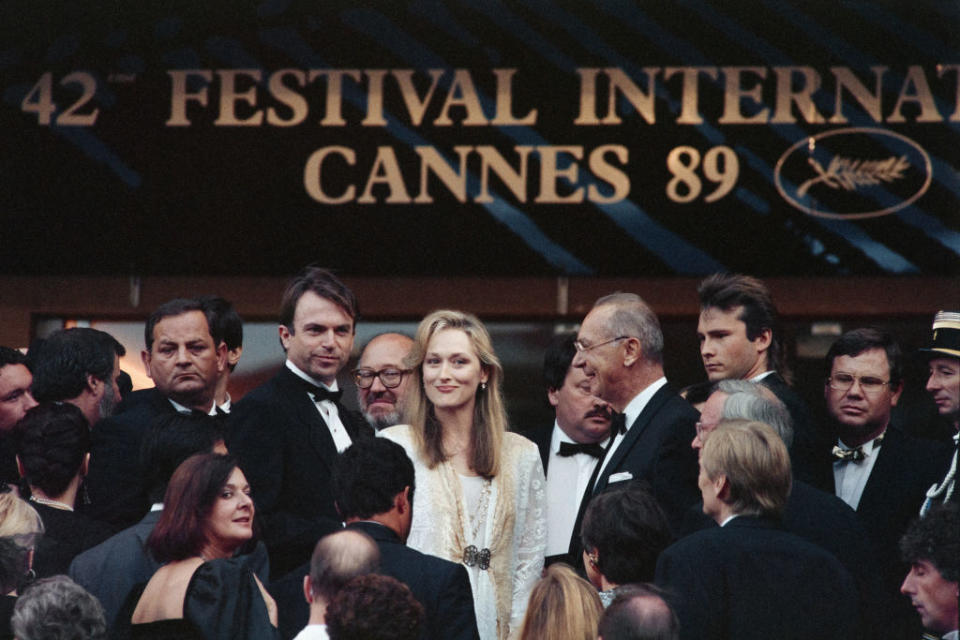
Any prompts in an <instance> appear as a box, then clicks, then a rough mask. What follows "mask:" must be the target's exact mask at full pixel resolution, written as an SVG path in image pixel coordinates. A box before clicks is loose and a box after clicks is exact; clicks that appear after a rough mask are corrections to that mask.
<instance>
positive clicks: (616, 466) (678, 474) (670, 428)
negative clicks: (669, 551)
mask: <svg viewBox="0 0 960 640" xmlns="http://www.w3.org/2000/svg"><path fill="white" fill-rule="evenodd" d="M699 416H700V414H699V413H697V411H696V409H694V408H693V407H691V406H690V405H689V404H688V403H687V401H686V400H684V399H683V398H681V397H680V396H678V395H677V394H676V393H675V392H674V391H673V389H671V388H670V386H669V385H664V386H663V387H661V388H660V389H658V390H657V392H656V393H655V394H653V397H652V398H650V401H649V402H648V403H647V405H646V406H645V407H644V408H643V411H641V412H640V415H639V416H637V419H636V420H634V422H633V424H632V425H631V426H630V428H629V429H627V433H626V435H625V436H624V437H623V441H622V442H621V443H620V446H619V447H617V450H616V451H614V452H613V455H612V457H611V458H610V461H609V462H608V463H607V465H606V466H605V467H604V469H603V471H602V472H600V467H601V466H602V465H603V460H601V461H600V462H598V463H597V467H596V469H595V470H594V476H593V478H591V481H590V484H589V485H588V486H587V490H586V492H585V494H584V496H583V498H582V499H581V502H580V511H579V513H578V515H577V521H576V524H575V525H574V527H573V538H572V539H571V541H570V556H571V557H572V558H577V559H579V558H580V556H581V551H582V548H581V543H580V526H581V524H582V523H583V515H584V513H585V512H586V507H587V503H588V502H589V501H590V498H591V497H592V496H593V495H595V494H597V493H599V492H601V491H603V490H604V489H606V488H607V487H608V486H609V485H610V477H611V476H613V475H616V474H618V473H623V472H629V473H630V474H632V476H633V477H632V478H631V480H633V481H639V480H643V481H646V482H647V483H648V484H649V485H650V486H651V487H652V489H653V493H654V495H655V496H656V498H657V501H658V502H659V503H660V506H661V507H662V508H663V510H664V512H665V513H666V514H667V518H668V520H669V521H670V524H671V526H672V527H673V528H674V530H676V529H677V528H679V526H680V523H681V522H682V520H683V518H684V515H685V514H686V512H687V510H688V509H689V508H690V506H691V505H693V504H696V501H697V499H698V497H699V495H700V492H699V490H698V488H697V470H698V465H697V454H696V451H694V450H693V449H692V448H691V447H690V443H691V442H692V441H693V438H694V436H695V435H696V424H697V420H698V418H699ZM607 455H608V456H609V455H610V454H609V452H608V453H607ZM598 473H599V476H598ZM594 480H596V483H594Z"/></svg>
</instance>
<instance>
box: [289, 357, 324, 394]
mask: <svg viewBox="0 0 960 640" xmlns="http://www.w3.org/2000/svg"><path fill="white" fill-rule="evenodd" d="M284 364H286V366H287V369H290V371H292V372H293V374H294V375H295V376H297V377H298V378H300V379H302V380H306V381H307V382H309V383H310V384H315V385H317V386H318V387H323V388H324V389H329V390H330V391H336V390H337V381H336V380H334V381H333V384H327V383H325V382H321V381H319V380H317V379H316V378H314V377H313V376H311V375H308V374H306V373H304V372H303V371H301V370H300V368H299V367H297V365H295V364H293V363H292V362H290V360H289V359H287V361H286V362H285V363H284Z"/></svg>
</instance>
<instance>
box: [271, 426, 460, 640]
mask: <svg viewBox="0 0 960 640" xmlns="http://www.w3.org/2000/svg"><path fill="white" fill-rule="evenodd" d="M414 479H415V477H414V470H413V463H412V462H411V461H410V458H408V457H407V454H406V453H405V452H404V450H403V447H401V446H400V445H398V444H396V443H394V442H391V441H390V440H387V439H385V438H373V439H369V440H364V441H362V442H358V443H356V444H353V445H351V446H350V448H349V449H347V450H346V451H344V452H343V454H342V455H341V456H340V457H339V458H338V459H337V462H336V464H335V465H334V472H333V486H334V496H335V499H336V503H337V508H338V509H339V511H340V514H341V517H342V518H343V519H344V521H345V522H346V524H347V530H348V531H357V532H361V533H364V534H366V535H368V536H370V537H371V538H372V539H373V540H374V542H376V544H377V547H379V550H380V568H379V572H380V573H383V574H385V575H388V576H392V577H394V578H396V579H397V580H400V581H401V582H403V583H404V584H406V585H407V586H408V587H410V590H411V591H412V592H413V595H414V597H416V598H417V600H418V601H419V602H420V604H422V605H423V607H424V610H425V613H426V625H425V629H424V637H425V638H462V639H466V640H473V639H475V638H477V637H478V633H477V619H476V614H475V613H474V607H473V595H472V593H471V590H470V580H469V578H468V577H467V571H466V569H464V567H463V566H462V565H459V564H457V563H454V562H450V561H448V560H444V559H442V558H437V557H435V556H431V555H427V554H424V553H420V552H419V551H416V550H414V549H411V548H410V547H408V546H406V544H405V543H406V539H407V535H408V534H409V533H410V523H411V521H412V518H413V504H414V486H415V484H414ZM328 537H329V536H328ZM308 570H309V567H307V566H306V565H304V566H302V567H300V568H299V569H298V570H297V571H294V572H292V573H291V574H290V576H288V577H286V578H283V579H282V580H280V581H279V582H278V583H277V584H275V585H273V586H272V587H271V592H272V593H273V595H274V597H275V598H276V599H277V605H278V609H279V611H280V631H281V635H284V632H285V630H286V629H291V628H292V629H300V628H302V627H303V625H304V624H305V622H306V621H307V617H308V612H307V609H306V606H305V603H304V602H303V598H296V597H293V596H295V593H294V591H295V590H294V589H291V585H296V584H298V583H300V582H302V581H303V576H305V575H306V574H307V572H308Z"/></svg>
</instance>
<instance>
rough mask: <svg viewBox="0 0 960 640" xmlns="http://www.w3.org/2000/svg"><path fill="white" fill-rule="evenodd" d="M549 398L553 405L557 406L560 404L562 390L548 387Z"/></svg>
mask: <svg viewBox="0 0 960 640" xmlns="http://www.w3.org/2000/svg"><path fill="white" fill-rule="evenodd" d="M547 400H548V401H549V402H550V406H551V407H555V406H557V405H558V404H560V390H559V389H547Z"/></svg>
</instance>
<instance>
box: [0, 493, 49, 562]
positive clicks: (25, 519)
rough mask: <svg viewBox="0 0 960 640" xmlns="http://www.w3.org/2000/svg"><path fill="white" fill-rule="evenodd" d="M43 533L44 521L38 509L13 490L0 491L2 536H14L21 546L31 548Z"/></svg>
mask: <svg viewBox="0 0 960 640" xmlns="http://www.w3.org/2000/svg"><path fill="white" fill-rule="evenodd" d="M41 533H43V521H42V520H41V519H40V514H38V513H37V511H36V509H34V508H33V507H31V506H30V504H29V503H27V501H26V500H23V499H21V498H19V497H17V495H16V494H14V493H13V492H12V491H10V492H7V493H0V538H8V537H9V538H13V539H14V540H16V542H17V544H19V545H20V546H21V547H25V548H31V547H33V544H34V541H35V539H36V538H37V536H39V535H40V534H41Z"/></svg>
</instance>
